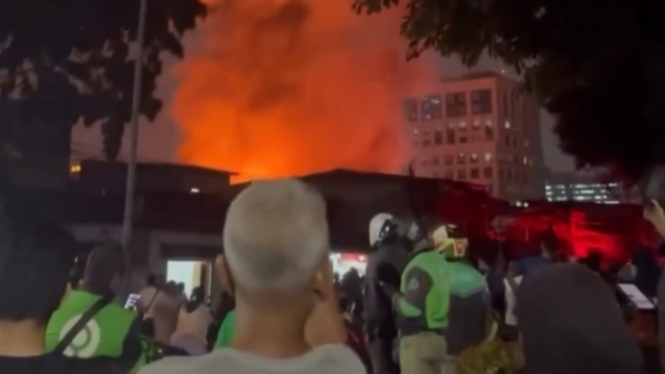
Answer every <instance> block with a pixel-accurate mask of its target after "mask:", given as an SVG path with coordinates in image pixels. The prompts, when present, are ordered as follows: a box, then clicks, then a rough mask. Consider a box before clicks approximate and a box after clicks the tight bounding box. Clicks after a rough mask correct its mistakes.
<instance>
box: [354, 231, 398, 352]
mask: <svg viewBox="0 0 665 374" xmlns="http://www.w3.org/2000/svg"><path fill="white" fill-rule="evenodd" d="M406 246H407V244H406V243H400V242H395V243H390V244H383V245H380V246H379V248H378V249H377V251H376V252H375V253H373V254H372V255H370V256H369V260H368V262H367V272H366V282H365V295H364V304H365V332H366V333H367V338H368V340H369V341H374V340H377V339H381V340H384V339H394V338H395V337H396V336H397V327H396V326H395V315H394V312H393V309H392V303H391V301H390V298H389V297H388V296H387V295H386V294H385V293H384V292H383V289H382V288H381V286H380V285H379V282H384V283H387V284H389V285H391V286H393V287H394V288H395V289H399V284H400V275H401V274H402V270H403V269H404V267H405V266H406V262H407V259H408V249H407V247H406Z"/></svg>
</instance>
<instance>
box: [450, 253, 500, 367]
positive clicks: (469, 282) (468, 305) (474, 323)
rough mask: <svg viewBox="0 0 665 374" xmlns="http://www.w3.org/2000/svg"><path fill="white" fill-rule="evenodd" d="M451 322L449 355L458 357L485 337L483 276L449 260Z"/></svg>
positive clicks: (486, 304) (486, 301) (486, 300)
mask: <svg viewBox="0 0 665 374" xmlns="http://www.w3.org/2000/svg"><path fill="white" fill-rule="evenodd" d="M448 267H449V269H450V311H449V316H448V319H449V321H450V323H449V326H448V329H447V331H446V343H447V347H448V354H449V355H451V356H458V355H459V354H460V353H462V352H463V351H464V350H466V349H467V348H470V347H473V346H475V345H478V344H480V343H482V342H483V341H484V340H485V338H486V337H487V325H488V323H487V321H488V317H489V316H488V313H489V310H490V309H489V302H490V300H489V294H488V292H487V286H486V283H485V278H483V275H482V274H481V273H480V272H479V271H478V270H476V269H475V268H474V267H473V266H471V265H470V264H468V263H467V262H466V261H462V260H449V262H448Z"/></svg>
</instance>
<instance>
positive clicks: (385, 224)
mask: <svg viewBox="0 0 665 374" xmlns="http://www.w3.org/2000/svg"><path fill="white" fill-rule="evenodd" d="M398 235H399V234H398V224H397V223H396V222H395V218H394V217H393V215H392V214H389V213H379V214H377V215H375V216H374V217H373V218H372V220H371V221H369V245H370V246H372V247H375V246H377V245H379V244H381V243H382V242H383V241H386V240H392V239H396V238H397V237H398Z"/></svg>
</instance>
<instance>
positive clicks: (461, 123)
mask: <svg viewBox="0 0 665 374" xmlns="http://www.w3.org/2000/svg"><path fill="white" fill-rule="evenodd" d="M459 128H460V129H465V128H466V122H464V121H462V122H460V123H459Z"/></svg>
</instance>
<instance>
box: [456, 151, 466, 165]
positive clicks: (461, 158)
mask: <svg viewBox="0 0 665 374" xmlns="http://www.w3.org/2000/svg"><path fill="white" fill-rule="evenodd" d="M457 163H458V164H464V163H466V157H464V153H460V154H458V155H457Z"/></svg>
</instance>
